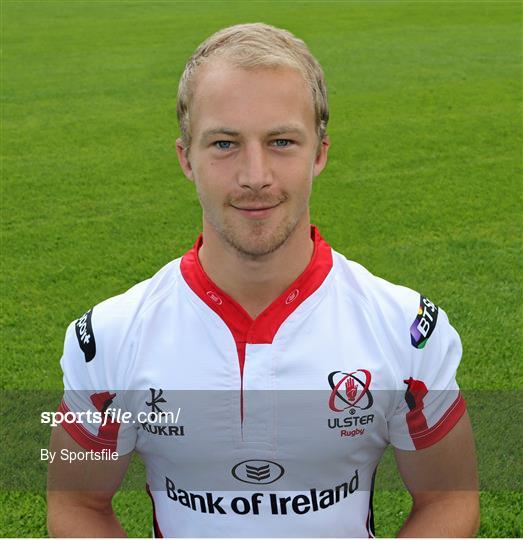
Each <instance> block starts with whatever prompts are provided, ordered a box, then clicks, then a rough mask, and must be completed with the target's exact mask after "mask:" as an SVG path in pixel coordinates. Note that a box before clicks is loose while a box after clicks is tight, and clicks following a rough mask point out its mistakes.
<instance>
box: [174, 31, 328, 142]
mask: <svg viewBox="0 0 523 540" xmlns="http://www.w3.org/2000/svg"><path fill="white" fill-rule="evenodd" d="M211 57H221V58H224V59H226V60H227V61H229V62H231V63H232V65H233V66H235V67H239V68H242V69H261V68H275V67H291V68H293V69H296V70H297V71H298V72H299V73H300V74H301V75H302V76H303V78H304V80H305V82H306V83H307V85H308V86H309V88H310V90H311V93H312V101H313V105H314V112H315V117H316V131H317V134H318V138H319V140H320V141H321V140H322V139H323V137H324V136H325V133H326V130H327V123H328V121H329V104H328V102H327V87H326V85H325V78H324V76H323V70H322V69H321V66H320V64H319V62H318V61H317V60H316V58H314V56H313V55H312V54H311V52H310V51H309V49H308V47H307V45H306V44H305V43H304V42H303V41H302V40H301V39H298V38H297V37H295V36H294V35H293V34H291V33H290V32H289V31H288V30H283V29H281V28H275V27H274V26H270V25H268V24H264V23H251V24H237V25H235V26H230V27H228V28H224V29H222V30H220V31H218V32H216V33H215V34H213V35H212V36H210V37H209V38H207V39H206V40H205V41H204V42H203V43H202V44H200V45H199V46H198V48H197V49H196V51H194V53H193V55H192V56H191V57H190V58H189V60H188V61H187V64H186V65H185V69H184V71H183V73H182V76H181V78H180V83H179V85H178V101H177V105H176V114H177V116H178V124H179V126H180V131H181V136H182V141H183V143H184V146H185V147H186V148H189V146H190V145H191V132H190V108H191V101H192V98H193V94H194V80H195V78H196V75H197V73H198V69H199V67H200V66H201V65H202V64H204V63H206V62H207V61H208V60H209V59H210V58H211Z"/></svg>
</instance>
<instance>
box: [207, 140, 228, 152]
mask: <svg viewBox="0 0 523 540" xmlns="http://www.w3.org/2000/svg"><path fill="white" fill-rule="evenodd" d="M212 144H213V146H214V147H215V148H218V150H230V149H231V146H232V141H216V142H213V143H212Z"/></svg>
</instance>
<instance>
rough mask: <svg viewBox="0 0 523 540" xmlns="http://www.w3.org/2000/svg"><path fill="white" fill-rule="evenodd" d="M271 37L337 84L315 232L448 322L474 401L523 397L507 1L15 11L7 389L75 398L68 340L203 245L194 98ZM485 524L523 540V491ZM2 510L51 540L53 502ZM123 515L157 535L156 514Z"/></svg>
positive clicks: (132, 504) (4, 9)
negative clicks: (262, 29) (216, 43)
mask: <svg viewBox="0 0 523 540" xmlns="http://www.w3.org/2000/svg"><path fill="white" fill-rule="evenodd" d="M252 21H264V22H267V23H270V24H274V25H277V26H282V27H285V28H288V29H290V30H291V31H293V32H294V33H295V34H297V35H298V36H300V37H302V38H303V39H305V40H306V41H307V43H308V44H309V46H310V48H311V49H312V51H313V52H314V53H315V55H316V56H317V57H318V59H319V60H320V62H321V63H322V65H323V67H324V70H325V73H326V77H327V82H328V86H329V92H330V106H331V118H332V120H331V123H330V127H329V132H330V135H331V139H332V142H333V144H332V149H331V152H330V161H329V164H328V167H327V169H326V171H325V172H324V173H323V175H322V176H321V177H320V178H319V179H317V180H316V183H315V188H314V195H313V200H312V215H313V222H314V223H316V224H317V225H318V226H319V227H320V230H321V231H322V233H323V235H324V236H325V237H326V238H327V240H328V241H329V242H330V243H331V245H332V246H333V247H335V248H336V249H337V250H338V251H341V252H342V253H344V254H346V255H347V256H348V257H349V258H352V259H354V260H357V261H359V262H361V263H362V264H364V265H365V266H366V267H367V268H369V269H370V270H371V271H372V272H373V273H375V274H377V275H380V276H382V277H384V278H386V279H388V280H390V281H393V282H397V283H402V284H405V285H407V286H409V287H411V288H414V289H417V290H421V291H422V292H423V293H424V294H426V295H427V296H429V297H430V298H431V299H432V300H433V301H435V302H436V303H438V304H440V305H442V306H443V307H444V308H445V310H446V311H447V312H448V314H449V316H450V318H451V320H452V321H453V322H454V324H455V326H456V328H457V329H458V331H459V333H460V335H461V337H462V341H463V346H464V351H465V353H464V359H463V362H462V367H461V369H460V372H459V382H460V384H461V386H462V387H463V388H464V389H469V390H485V391H494V390H499V389H503V390H506V391H509V392H510V391H513V392H518V391H521V389H522V388H523V380H522V373H521V308H520V304H521V301H522V295H521V263H522V257H521V195H522V184H521V172H522V170H521V169H522V167H521V165H522V163H521V158H522V156H521V149H522V144H521V143H522V141H521V127H522V124H521V108H520V107H521V98H522V84H521V65H522V62H521V53H522V42H521V22H522V5H521V3H520V2H503V1H490V2H459V1H455V2H444V1H434V2H426V1H421V2H395V1H389V2H374V1H368V2H347V1H342V2H330V1H323V2H320V1H314V2H289V1H281V2H268V1H263V2H256V1H250V2H246V1H245V2H221V1H199V2H174V1H171V2H156V1H151V2H147V1H142V2H138V1H134V2H129V1H126V2H118V1H108V0H107V1H29V0H27V1H14V0H3V1H2V3H1V25H2V28H1V30H2V36H1V45H2V59H1V84H2V87H1V94H2V96H1V97H2V111H1V150H2V182H1V196H2V209H1V212H2V214H1V218H2V228H1V264H2V273H1V274H2V275H1V280H2V281H1V296H2V300H1V302H2V304H1V314H0V316H1V324H2V333H1V359H2V362H1V366H0V373H1V380H2V388H3V389H4V390H13V389H24V390H27V391H28V392H31V391H35V390H56V389H59V388H60V387H61V373H60V368H59V363H58V360H59V357H60V354H61V348H62V343H63V335H64V331H65V328H66V326H67V324H68V323H69V322H70V321H71V320H73V319H75V318H77V317H78V316H79V315H81V314H82V313H83V312H84V311H85V310H86V309H88V308H89V307H91V306H92V305H94V304H96V303H97V302H99V301H101V300H103V299H105V298H107V297H109V296H113V295H115V294H117V293H119V292H122V291H124V290H125V289H127V288H129V287H130V286H131V285H133V284H134V283H136V282H138V281H141V280H143V279H145V278H147V277H149V276H151V275H152V274H153V273H154V272H155V271H156V270H157V269H158V268H160V267H161V266H162V265H164V264H165V263H166V262H168V261H169V260H171V259H173V258H176V257H178V256H179V255H181V254H183V253H184V252H185V251H186V250H187V249H188V248H189V247H190V246H191V245H192V243H193V241H194V239H195V237H196V235H197V233H198V231H199V223H200V211H199V205H198V202H197V199H196V196H195V193H194V190H193V187H192V185H191V184H190V183H189V182H187V181H186V180H185V179H184V178H183V176H182V174H181V172H180V170H179V168H178V165H177V161H176V156H175V152H174V141H175V139H176V137H177V133H178V131H177V125H176V118H175V96H176V88H177V82H178V78H179V76H180V74H181V71H182V69H183V65H184V62H185V60H186V59H187V57H188V56H189V55H190V54H191V53H192V51H193V50H194V48H195V47H196V45H197V44H198V43H199V42H200V41H202V40H203V39H204V38H205V37H207V36H208V35H209V34H210V33H212V32H213V31H215V30H217V29H219V28H221V27H224V26H227V25H231V24H235V23H240V22H252ZM6 407H9V403H7V402H6V400H5V398H3V399H2V409H3V411H4V412H5V408H6ZM511 414H513V415H514V419H516V418H517V417H518V415H519V414H521V410H516V411H511ZM492 429H496V426H495V425H493V426H492ZM506 436H507V434H506V433H504V432H503V431H501V432H500V433H499V434H498V437H499V440H500V441H503V439H504V438H505V437H506ZM27 437H28V438H30V437H31V433H30V432H28V433H27ZM519 458H521V455H520V456H519ZM481 502H482V517H483V521H482V525H481V530H480V535H481V536H521V535H522V534H523V527H522V518H521V507H522V506H523V497H522V495H521V491H510V492H508V491H499V490H496V486H495V485H492V486H489V489H485V491H484V492H483V493H482V499H481ZM0 504H1V509H2V514H1V522H0V534H1V535H2V536H45V535H46V534H47V532H46V527H45V495H44V494H43V493H42V492H40V491H35V492H29V493H28V492H22V491H2V492H1V494H0ZM116 509H117V513H118V515H119V517H120V518H121V521H122V523H123V524H124V526H125V527H126V529H127V531H128V533H129V534H130V535H132V536H148V535H149V534H150V525H151V509H150V502H149V500H148V497H147V496H146V495H145V494H144V493H142V492H134V491H124V492H120V493H119V494H118V495H117V496H116ZM375 511H376V525H377V533H378V535H380V536H392V535H394V534H395V532H396V531H397V529H398V528H399V527H400V525H401V523H402V521H403V519H404V518H405V517H406V515H407V514H408V511H409V499H408V496H407V495H406V494H405V493H402V492H401V491H396V490H379V491H378V492H377V494H376V496H375Z"/></svg>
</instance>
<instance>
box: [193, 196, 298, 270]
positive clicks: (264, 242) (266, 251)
mask: <svg viewBox="0 0 523 540" xmlns="http://www.w3.org/2000/svg"><path fill="white" fill-rule="evenodd" d="M287 200H288V196H287V195H286V194H283V195H282V196H281V197H280V199H279V201H277V202H279V203H280V204H286V202H287ZM265 202H267V203H268V204H267V205H268V206H271V205H272V204H274V202H272V204H271V202H269V201H265ZM200 203H201V205H202V208H203V210H204V215H205V218H206V220H207V222H208V223H209V224H210V225H211V227H212V228H213V229H214V230H215V232H216V233H217V234H218V236H219V237H220V238H221V239H222V240H223V241H224V242H225V243H227V244H228V245H229V246H231V247H232V248H233V249H234V250H235V251H236V252H237V253H238V255H239V256H240V257H241V258H243V259H247V260H259V259H261V258H263V257H266V256H267V255H270V254H271V253H274V252H275V251H276V250H278V249H279V248H280V247H281V246H283V244H285V242H286V241H287V240H288V238H289V237H290V236H291V235H292V233H293V232H294V230H295V229H296V227H297V225H298V223H299V222H300V220H301V219H302V218H303V216H304V214H305V212H306V210H307V208H308V205H307V202H304V204H303V205H302V206H301V208H300V209H299V211H298V212H296V214H295V215H294V216H286V217H285V218H284V219H283V220H282V221H281V222H280V223H278V224H277V225H276V227H273V228H272V230H269V225H268V224H267V222H266V220H249V222H247V223H245V224H244V226H242V225H241V224H239V223H231V221H233V220H230V219H227V216H226V212H227V211H231V210H230V208H227V207H230V204H231V203H230V201H228V202H227V203H226V205H224V210H225V212H224V218H223V219H221V220H220V219H217V218H216V216H215V215H214V213H213V212H212V211H207V205H206V204H205V200H204V199H202V198H201V197H200ZM232 211H235V210H232ZM276 211H278V210H276ZM234 221H235V220H234Z"/></svg>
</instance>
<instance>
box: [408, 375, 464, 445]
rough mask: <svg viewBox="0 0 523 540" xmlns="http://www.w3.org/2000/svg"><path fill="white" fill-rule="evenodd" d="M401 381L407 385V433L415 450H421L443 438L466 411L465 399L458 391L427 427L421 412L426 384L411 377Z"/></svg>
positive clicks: (425, 393) (426, 391)
mask: <svg viewBox="0 0 523 540" xmlns="http://www.w3.org/2000/svg"><path fill="white" fill-rule="evenodd" d="M403 382H404V383H405V384H406V385H407V391H406V392H405V400H406V401H407V405H408V406H409V409H410V411H409V412H408V413H407V415H406V419H407V426H408V428H409V434H410V437H411V439H412V442H413V443H414V447H415V448H416V450H422V449H423V448H428V447H429V446H432V445H433V444H435V443H437V442H438V441H440V440H441V439H443V437H444V436H445V435H446V434H447V433H448V432H449V431H450V430H451V429H452V428H453V427H454V426H455V425H456V423H457V422H458V420H459V419H460V418H461V417H462V416H463V414H464V413H465V411H466V405H465V400H464V399H463V396H462V395H461V393H460V394H459V395H458V397H457V398H456V399H455V400H454V402H453V403H452V405H451V406H450V407H449V408H448V409H447V410H446V411H445V413H444V414H443V415H442V417H441V418H440V419H439V420H438V421H437V422H436V423H435V424H434V425H433V426H432V427H430V428H429V426H428V424H427V419H426V418H425V414H424V412H423V407H424V406H425V405H424V403H423V398H424V397H425V396H426V395H427V393H428V390H427V386H426V385H425V383H424V382H423V381H417V380H416V379H413V378H412V377H411V378H410V379H407V380H405V381H403Z"/></svg>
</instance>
